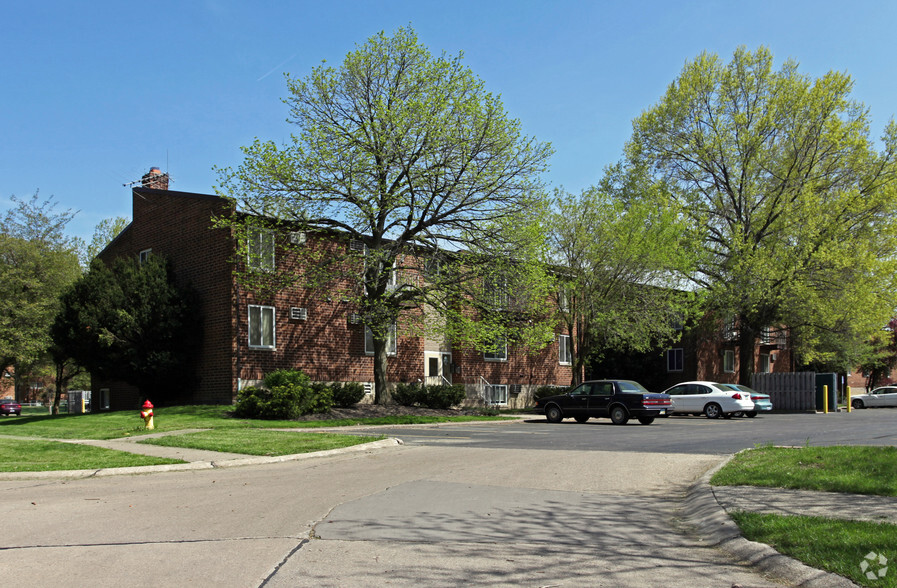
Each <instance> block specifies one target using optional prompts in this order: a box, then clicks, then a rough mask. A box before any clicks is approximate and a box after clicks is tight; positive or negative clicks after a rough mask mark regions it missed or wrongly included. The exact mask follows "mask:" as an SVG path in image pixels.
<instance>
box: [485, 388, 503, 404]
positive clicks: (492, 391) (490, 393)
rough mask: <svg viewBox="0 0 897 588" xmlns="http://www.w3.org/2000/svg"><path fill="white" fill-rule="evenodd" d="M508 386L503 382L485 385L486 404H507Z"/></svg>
mask: <svg viewBox="0 0 897 588" xmlns="http://www.w3.org/2000/svg"><path fill="white" fill-rule="evenodd" d="M507 403H508V386H507V385H505V384H492V385H491V386H487V387H486V404H491V405H494V404H507Z"/></svg>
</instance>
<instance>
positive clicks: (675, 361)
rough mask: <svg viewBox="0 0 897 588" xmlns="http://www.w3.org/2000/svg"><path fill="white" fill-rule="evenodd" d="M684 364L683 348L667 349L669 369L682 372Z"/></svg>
mask: <svg viewBox="0 0 897 588" xmlns="http://www.w3.org/2000/svg"><path fill="white" fill-rule="evenodd" d="M683 364H684V353H683V351H682V349H681V348H676V349H667V371H668V372H681V371H682V369H683Z"/></svg>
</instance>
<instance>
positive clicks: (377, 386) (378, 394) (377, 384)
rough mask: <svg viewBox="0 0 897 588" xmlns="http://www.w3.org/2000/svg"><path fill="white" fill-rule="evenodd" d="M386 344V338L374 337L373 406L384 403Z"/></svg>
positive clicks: (386, 361)
mask: <svg viewBox="0 0 897 588" xmlns="http://www.w3.org/2000/svg"><path fill="white" fill-rule="evenodd" d="M387 344H388V343H387V340H386V337H377V336H376V335H374V404H384V403H385V402H386V367H387V365H388V358H387Z"/></svg>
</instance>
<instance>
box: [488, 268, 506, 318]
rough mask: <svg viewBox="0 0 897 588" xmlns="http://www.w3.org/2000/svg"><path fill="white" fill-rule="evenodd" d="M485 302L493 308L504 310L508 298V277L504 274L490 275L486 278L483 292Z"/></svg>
mask: <svg viewBox="0 0 897 588" xmlns="http://www.w3.org/2000/svg"><path fill="white" fill-rule="evenodd" d="M483 294H485V296H486V301H487V303H488V304H489V305H490V306H492V309H493V310H505V309H506V308H508V301H509V299H510V294H509V289H508V279H507V277H505V276H491V277H489V278H487V279H486V282H485V284H484V292H483Z"/></svg>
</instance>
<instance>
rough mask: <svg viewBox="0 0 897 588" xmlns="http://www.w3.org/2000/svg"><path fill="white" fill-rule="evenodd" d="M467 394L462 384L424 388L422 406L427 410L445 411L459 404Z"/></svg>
mask: <svg viewBox="0 0 897 588" xmlns="http://www.w3.org/2000/svg"><path fill="white" fill-rule="evenodd" d="M466 396H467V393H466V392H465V390H464V385H463V384H455V385H452V386H446V385H444V384H443V385H440V386H426V391H425V394H424V401H423V404H424V406H426V407H427V408H439V409H443V410H444V409H447V408H451V407H453V406H455V405H456V404H461V402H463V401H464V398H465V397H466Z"/></svg>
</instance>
